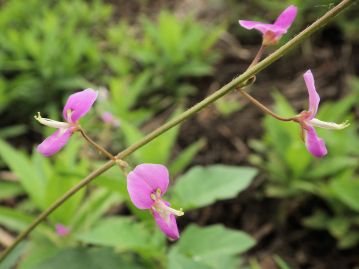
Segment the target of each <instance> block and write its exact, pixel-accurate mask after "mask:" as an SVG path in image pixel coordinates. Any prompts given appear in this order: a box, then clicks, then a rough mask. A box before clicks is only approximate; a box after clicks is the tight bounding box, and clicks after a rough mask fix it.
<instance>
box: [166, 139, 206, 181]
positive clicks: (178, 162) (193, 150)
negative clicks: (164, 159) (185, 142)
mask: <svg viewBox="0 0 359 269" xmlns="http://www.w3.org/2000/svg"><path fill="white" fill-rule="evenodd" d="M205 144H206V141H205V140H204V139H200V140H198V141H197V142H195V143H193V144H192V145H190V146H188V147H187V148H185V149H184V150H182V151H181V152H180V153H179V154H178V155H177V157H176V159H175V160H173V161H172V162H171V164H170V166H169V171H170V174H171V175H172V176H175V175H177V174H178V173H180V172H182V170H183V169H185V168H186V166H187V165H189V163H190V162H191V161H192V159H193V158H194V156H195V155H196V154H197V153H198V152H199V151H200V150H201V149H202V148H203V147H204V145H205Z"/></svg>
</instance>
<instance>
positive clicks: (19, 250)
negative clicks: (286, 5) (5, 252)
mask: <svg viewBox="0 0 359 269" xmlns="http://www.w3.org/2000/svg"><path fill="white" fill-rule="evenodd" d="M26 246H27V242H26V241H23V242H21V243H20V244H19V245H18V246H16V247H15V249H14V250H13V251H12V252H11V253H10V254H9V256H7V257H6V258H5V259H4V260H3V261H2V262H1V264H0V269H12V268H18V267H16V265H17V264H18V261H19V259H20V258H21V255H22V254H23V252H24V250H25V249H26Z"/></svg>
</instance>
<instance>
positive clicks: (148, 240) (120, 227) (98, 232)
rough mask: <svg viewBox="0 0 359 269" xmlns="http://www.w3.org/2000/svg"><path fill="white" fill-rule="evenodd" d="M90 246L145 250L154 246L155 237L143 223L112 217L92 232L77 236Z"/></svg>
mask: <svg viewBox="0 0 359 269" xmlns="http://www.w3.org/2000/svg"><path fill="white" fill-rule="evenodd" d="M77 238H78V239H79V240H80V241H82V242H84V243H88V244H97V245H102V246H111V247H116V248H117V249H120V250H122V251H123V250H143V249H151V248H152V247H153V246H154V243H155V242H154V238H153V235H152V234H151V233H150V232H149V231H148V230H146V229H145V226H144V225H143V223H138V222H135V221H134V220H133V219H130V218H122V217H121V218H119V217H110V218H107V219H104V220H102V221H100V222H99V223H98V224H97V225H96V226H95V227H94V228H93V229H92V230H90V231H88V232H84V233H81V234H79V235H77Z"/></svg>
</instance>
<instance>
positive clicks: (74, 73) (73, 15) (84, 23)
mask: <svg viewBox="0 0 359 269" xmlns="http://www.w3.org/2000/svg"><path fill="white" fill-rule="evenodd" d="M29 14H31V16H30V15H29ZM110 15H111V8H110V6H108V5H105V4H102V3H101V2H100V1H92V2H91V3H89V2H85V1H80V0H75V1H59V2H52V1H41V0H29V1H26V4H25V3H24V2H23V1H18V0H11V1H6V2H5V3H4V4H2V6H1V10H0V28H1V29H2V30H1V33H0V74H1V75H0V81H1V82H0V93H1V98H0V113H1V115H2V117H5V119H7V120H8V121H9V122H11V121H14V120H16V119H24V118H25V119H28V118H29V115H32V114H33V113H34V110H38V108H39V107H42V108H44V109H45V110H46V109H47V108H48V107H49V106H53V105H56V104H57V103H58V100H59V99H60V100H61V99H62V97H63V95H64V94H65V93H66V91H67V92H69V91H73V90H75V89H78V88H84V87H86V86H89V85H91V84H90V83H89V81H92V80H96V79H97V81H98V78H99V77H100V74H101V73H102V71H103V69H104V63H103V60H102V52H101V49H100V47H99V42H100V38H99V37H100V36H99V35H96V34H93V33H94V32H96V31H100V30H101V29H102V28H104V26H105V22H106V21H108V20H109V16H110ZM14 106H16V107H21V109H19V110H17V113H13V111H12V108H13V107H14Z"/></svg>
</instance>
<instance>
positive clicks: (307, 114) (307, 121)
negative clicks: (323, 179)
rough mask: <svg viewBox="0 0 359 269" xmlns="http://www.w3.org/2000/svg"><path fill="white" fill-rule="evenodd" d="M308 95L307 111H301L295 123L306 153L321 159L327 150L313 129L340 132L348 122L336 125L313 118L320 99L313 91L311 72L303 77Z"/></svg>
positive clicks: (314, 90)
mask: <svg viewBox="0 0 359 269" xmlns="http://www.w3.org/2000/svg"><path fill="white" fill-rule="evenodd" d="M303 77H304V81H305V84H306V86H307V89H308V93H309V111H303V112H302V113H300V114H299V116H298V117H297V121H298V122H299V123H300V125H301V127H302V134H303V138H304V140H305V145H306V147H307V149H308V151H309V152H310V153H311V154H312V155H314V156H315V157H318V158H320V157H323V156H325V155H326V154H327V152H328V151H327V148H326V146H325V143H324V141H323V139H321V138H320V137H318V135H317V133H316V131H315V129H314V127H319V128H324V129H335V130H340V129H344V128H346V127H348V126H349V123H348V122H343V123H341V124H337V123H334V122H326V121H321V120H318V119H316V118H314V117H315V115H316V114H317V111H318V106H319V102H320V97H319V95H318V93H317V91H316V89H315V85H314V78H313V74H312V71H310V70H308V71H307V72H305V73H304V75H303Z"/></svg>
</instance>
